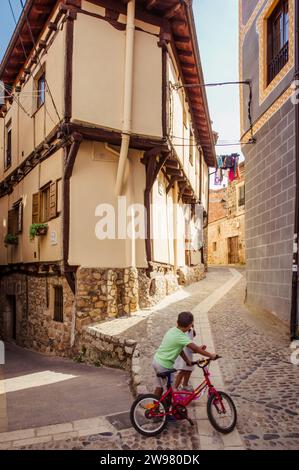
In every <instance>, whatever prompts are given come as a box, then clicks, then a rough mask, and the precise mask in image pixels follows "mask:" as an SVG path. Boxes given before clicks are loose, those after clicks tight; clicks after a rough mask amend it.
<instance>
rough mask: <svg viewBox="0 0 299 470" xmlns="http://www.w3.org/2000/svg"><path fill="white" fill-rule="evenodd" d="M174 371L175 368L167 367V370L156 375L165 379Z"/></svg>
mask: <svg viewBox="0 0 299 470" xmlns="http://www.w3.org/2000/svg"><path fill="white" fill-rule="evenodd" d="M174 372H176V369H169V370H168V371H167V372H160V373H159V374H157V377H159V378H160V379H165V378H166V377H169V376H170V375H171V374H174Z"/></svg>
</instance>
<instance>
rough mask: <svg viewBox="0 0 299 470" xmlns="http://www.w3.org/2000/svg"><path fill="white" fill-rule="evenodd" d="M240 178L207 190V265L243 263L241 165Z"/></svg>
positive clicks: (243, 170) (243, 209) (243, 188)
mask: <svg viewBox="0 0 299 470" xmlns="http://www.w3.org/2000/svg"><path fill="white" fill-rule="evenodd" d="M239 170H240V178H239V179H237V180H235V181H233V182H230V183H228V186H227V187H225V188H221V189H216V190H210V197H209V225H208V246H209V250H208V263H209V265H221V264H223V265H227V264H245V180H244V174H245V164H244V163H241V164H240V165H239Z"/></svg>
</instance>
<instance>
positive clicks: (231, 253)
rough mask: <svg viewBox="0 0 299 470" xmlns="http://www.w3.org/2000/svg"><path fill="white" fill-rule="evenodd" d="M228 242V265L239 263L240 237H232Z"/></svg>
mask: <svg viewBox="0 0 299 470" xmlns="http://www.w3.org/2000/svg"><path fill="white" fill-rule="evenodd" d="M227 241H228V264H238V263H239V237H231V238H228V239H227Z"/></svg>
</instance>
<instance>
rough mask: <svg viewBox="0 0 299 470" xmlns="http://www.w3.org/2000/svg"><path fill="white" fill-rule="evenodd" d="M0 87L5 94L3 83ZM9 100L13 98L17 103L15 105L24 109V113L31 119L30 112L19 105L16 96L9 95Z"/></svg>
mask: <svg viewBox="0 0 299 470" xmlns="http://www.w3.org/2000/svg"><path fill="white" fill-rule="evenodd" d="M0 86H1V87H2V89H3V92H4V94H5V87H4V86H3V85H2V83H1V82H0ZM8 98H12V99H13V100H14V101H15V103H17V105H18V106H19V107H20V108H21V109H22V111H24V113H25V114H27V116H28V117H31V116H30V114H29V113H28V111H26V109H25V108H24V107H23V106H22V105H21V103H19V101H18V100H17V98H16V97H15V96H14V95H8Z"/></svg>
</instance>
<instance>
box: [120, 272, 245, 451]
mask: <svg viewBox="0 0 299 470" xmlns="http://www.w3.org/2000/svg"><path fill="white" fill-rule="evenodd" d="M241 278H242V275H241V274H240V273H239V272H238V271H236V270H234V269H229V268H211V269H210V270H209V273H208V274H207V277H206V279H204V280H203V281H200V282H199V283H196V284H193V285H191V286H189V287H187V288H186V289H184V291H185V296H184V298H181V299H178V301H175V300H176V295H177V296H180V295H181V294H180V293H178V294H173V295H172V296H170V298H171V300H174V302H173V303H168V305H166V306H165V307H162V308H161V306H158V308H157V309H156V311H155V312H154V313H153V314H152V315H151V316H150V317H149V318H148V319H147V320H146V321H144V322H143V323H141V324H139V325H136V326H135V327H134V328H132V329H131V330H129V331H127V332H126V335H127V337H130V338H132V339H135V340H136V341H138V342H139V344H140V345H141V347H140V350H141V357H140V367H141V370H140V376H141V380H142V385H143V386H144V391H146V390H147V391H152V390H153V384H154V380H155V377H154V371H153V368H152V365H151V363H152V359H153V355H154V353H155V351H156V349H157V347H158V346H159V345H160V343H161V340H162V338H163V336H164V334H165V333H166V331H167V330H168V329H169V328H171V327H172V326H175V325H176V321H177V316H178V313H179V312H181V311H184V310H190V311H192V312H193V314H194V319H195V330H196V332H197V337H196V343H197V344H206V345H207V346H208V350H210V351H215V347H214V344H213V338H212V335H211V331H210V326H209V317H208V312H209V310H210V309H211V308H212V307H213V306H214V305H215V304H216V303H217V302H218V301H219V300H220V299H221V298H222V297H223V296H225V295H227V294H228V292H229V291H230V290H231V289H232V288H233V287H234V285H235V284H236V283H237V282H238V281H239V280H240V279H241ZM169 300H170V299H169ZM141 338H142V339H141ZM210 370H211V372H212V375H213V378H214V379H213V382H214V384H215V386H217V387H219V389H221V390H223V391H225V387H224V384H223V380H222V373H221V370H220V367H219V364H217V363H214V364H213V365H212V366H211V368H210ZM192 377H193V378H192V380H193V382H194V384H195V385H196V384H197V385H198V383H199V382H202V380H203V378H202V372H201V371H200V369H198V370H195V371H194V373H193V374H192ZM188 412H189V414H190V417H191V418H192V419H193V420H194V421H195V423H196V426H194V428H191V429H192V442H193V448H194V449H201V450H215V449H217V450H221V449H231V448H232V449H236V450H237V449H243V448H244V447H243V442H242V440H241V438H240V436H239V433H238V431H237V430H235V431H234V432H233V433H231V434H229V435H228V436H223V435H221V434H219V433H218V432H217V431H215V430H214V429H213V428H212V426H211V424H210V422H209V421H208V419H207V412H206V397H203V398H202V399H201V400H200V401H199V402H195V403H194V404H193V406H190V407H189V411H188ZM177 426H178V428H179V426H182V422H179V423H178V424H177ZM188 426H189V425H188ZM164 432H165V433H167V432H168V430H166V431H164Z"/></svg>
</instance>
